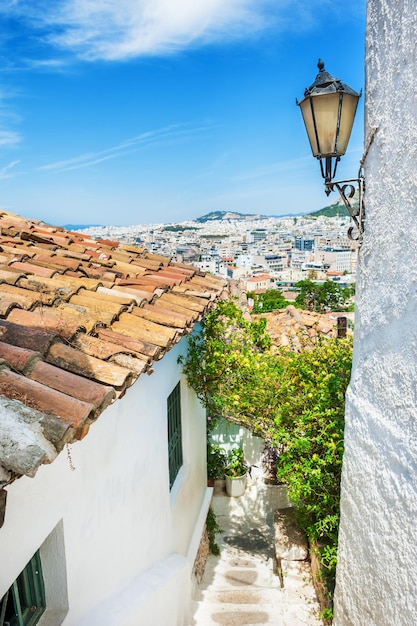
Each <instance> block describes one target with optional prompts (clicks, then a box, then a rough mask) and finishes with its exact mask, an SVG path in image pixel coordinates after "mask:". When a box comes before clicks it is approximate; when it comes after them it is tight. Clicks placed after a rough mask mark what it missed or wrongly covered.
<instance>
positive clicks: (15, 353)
mask: <svg viewBox="0 0 417 626" xmlns="http://www.w3.org/2000/svg"><path fill="white" fill-rule="evenodd" d="M41 358H42V355H41V354H40V352H35V351H34V350H28V349H27V348H20V347H19V346H13V345H12V344H10V343H5V342H4V341H0V359H1V361H3V362H6V363H7V365H8V366H9V367H10V368H12V369H14V370H16V371H18V372H20V373H22V374H27V373H28V372H30V371H31V370H32V369H33V367H34V365H35V363H36V362H37V361H39V360H40V359H41Z"/></svg>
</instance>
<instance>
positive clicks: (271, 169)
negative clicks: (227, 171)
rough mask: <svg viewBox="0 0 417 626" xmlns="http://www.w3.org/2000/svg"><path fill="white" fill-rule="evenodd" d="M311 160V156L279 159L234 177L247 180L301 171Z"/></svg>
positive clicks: (237, 179)
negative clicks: (286, 159) (285, 159)
mask: <svg viewBox="0 0 417 626" xmlns="http://www.w3.org/2000/svg"><path fill="white" fill-rule="evenodd" d="M310 162H311V157H310V156H305V157H301V158H299V159H291V160H288V161H279V162H277V163H270V164H268V165H264V166H263V167H258V168H256V169H253V170H250V171H248V172H242V173H241V174H237V175H236V176H234V177H233V179H232V180H233V181H236V182H238V181H245V180H255V179H258V178H267V177H269V176H275V175H276V174H280V173H285V172H292V171H300V168H301V167H302V166H303V165H308V163H310Z"/></svg>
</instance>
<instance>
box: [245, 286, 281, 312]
mask: <svg viewBox="0 0 417 626" xmlns="http://www.w3.org/2000/svg"><path fill="white" fill-rule="evenodd" d="M247 295H248V297H249V293H248V294H247ZM251 295H252V298H253V301H254V305H253V312H254V313H270V312H271V311H277V310H278V309H285V307H286V306H288V304H289V302H288V300H286V299H285V298H284V296H283V295H282V293H281V292H280V291H278V289H267V290H266V291H265V292H264V293H259V294H255V293H253V292H251Z"/></svg>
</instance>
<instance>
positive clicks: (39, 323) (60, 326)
mask: <svg viewBox="0 0 417 626" xmlns="http://www.w3.org/2000/svg"><path fill="white" fill-rule="evenodd" d="M79 317H80V316H79ZM7 321H9V322H12V323H13V324H16V325H19V326H24V327H26V328H37V329H39V330H46V331H49V332H53V333H55V334H58V335H61V336H62V337H64V338H65V339H71V337H72V336H73V335H75V333H76V332H78V331H79V330H83V329H84V330H85V326H84V324H83V323H82V322H81V321H78V320H74V319H73V318H72V319H69V318H68V316H65V315H64V314H63V313H62V312H61V311H56V310H55V309H51V308H48V307H43V308H40V309H38V310H37V311H24V310H21V309H13V310H12V311H11V312H10V313H9V315H8V316H7ZM85 321H86V320H83V322H84V323H85Z"/></svg>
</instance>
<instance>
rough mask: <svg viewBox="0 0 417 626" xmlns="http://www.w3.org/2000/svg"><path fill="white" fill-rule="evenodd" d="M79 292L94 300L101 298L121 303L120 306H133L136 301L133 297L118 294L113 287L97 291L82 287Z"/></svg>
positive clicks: (101, 299) (103, 300)
mask: <svg viewBox="0 0 417 626" xmlns="http://www.w3.org/2000/svg"><path fill="white" fill-rule="evenodd" d="M77 293H78V295H79V296H85V297H88V298H91V299H93V300H99V301H100V302H110V303H113V304H117V305H119V307H130V306H133V304H134V302H135V301H134V300H133V298H129V297H126V296H118V295H116V294H115V293H114V292H113V290H112V289H108V290H106V289H101V290H100V288H99V290H97V291H92V290H90V289H85V288H84V287H82V288H81V289H80V290H79V291H78V292H77Z"/></svg>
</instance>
